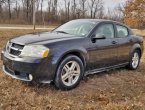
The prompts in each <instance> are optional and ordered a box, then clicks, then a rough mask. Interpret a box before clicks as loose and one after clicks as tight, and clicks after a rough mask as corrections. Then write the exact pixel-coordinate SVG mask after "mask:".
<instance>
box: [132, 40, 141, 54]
mask: <svg viewBox="0 0 145 110" xmlns="http://www.w3.org/2000/svg"><path fill="white" fill-rule="evenodd" d="M135 50H138V51H139V52H140V55H142V49H141V46H140V44H138V43H137V44H134V45H133V47H132V48H131V51H130V55H131V54H132V53H133V52H134V51H135Z"/></svg>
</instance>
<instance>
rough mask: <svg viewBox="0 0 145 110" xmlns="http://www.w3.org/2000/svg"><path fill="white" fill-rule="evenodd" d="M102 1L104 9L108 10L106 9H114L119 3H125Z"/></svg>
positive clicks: (123, 0) (112, 0) (116, 0)
mask: <svg viewBox="0 0 145 110" xmlns="http://www.w3.org/2000/svg"><path fill="white" fill-rule="evenodd" d="M103 1H104V7H105V8H106V9H108V8H114V7H115V6H117V5H118V4H119V3H125V1H126V0H103Z"/></svg>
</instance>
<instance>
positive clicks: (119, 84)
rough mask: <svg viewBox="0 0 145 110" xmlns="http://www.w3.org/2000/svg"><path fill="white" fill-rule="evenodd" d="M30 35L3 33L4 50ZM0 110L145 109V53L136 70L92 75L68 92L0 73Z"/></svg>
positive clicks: (5, 31)
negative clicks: (14, 38) (9, 42)
mask: <svg viewBox="0 0 145 110" xmlns="http://www.w3.org/2000/svg"><path fill="white" fill-rule="evenodd" d="M29 32H32V31H31V30H25V31H23V30H18V31H17V30H12V31H11V30H2V31H1V30H0V50H2V48H3V47H4V45H5V44H6V42H7V40H8V39H10V38H12V36H17V35H21V34H24V33H29ZM0 64H2V62H0ZM0 110H145V54H144V55H143V57H142V60H141V65H140V67H139V69H138V70H136V71H129V70H127V69H124V68H122V69H117V70H113V71H109V72H104V73H100V74H96V75H90V76H88V77H86V78H85V79H84V80H83V81H81V84H80V85H79V87H77V88H76V89H74V90H72V91H67V92H63V91H59V90H56V89H55V87H54V86H53V85H47V84H35V83H24V82H21V81H18V80H15V79H12V78H10V77H9V76H6V75H4V73H3V72H2V70H0Z"/></svg>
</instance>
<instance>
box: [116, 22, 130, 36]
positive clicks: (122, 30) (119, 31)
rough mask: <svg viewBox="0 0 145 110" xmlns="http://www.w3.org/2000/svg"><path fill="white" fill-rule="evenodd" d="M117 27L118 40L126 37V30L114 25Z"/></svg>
mask: <svg viewBox="0 0 145 110" xmlns="http://www.w3.org/2000/svg"><path fill="white" fill-rule="evenodd" d="M116 27H117V33H118V37H119V38H124V37H127V36H128V34H129V33H128V29H127V28H126V27H124V26H121V25H116Z"/></svg>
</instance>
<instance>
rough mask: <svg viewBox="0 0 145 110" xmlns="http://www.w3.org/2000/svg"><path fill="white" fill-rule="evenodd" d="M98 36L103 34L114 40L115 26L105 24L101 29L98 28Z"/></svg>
mask: <svg viewBox="0 0 145 110" xmlns="http://www.w3.org/2000/svg"><path fill="white" fill-rule="evenodd" d="M97 34H102V35H104V36H105V37H106V38H114V28H113V24H103V25H101V26H100V27H98V29H97V31H96V35H97Z"/></svg>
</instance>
